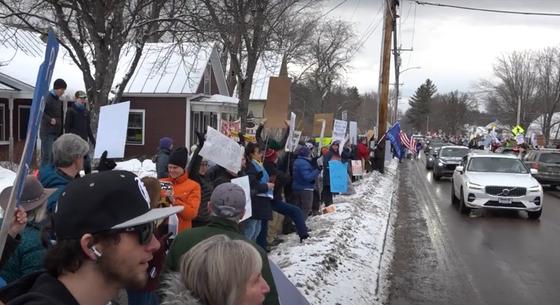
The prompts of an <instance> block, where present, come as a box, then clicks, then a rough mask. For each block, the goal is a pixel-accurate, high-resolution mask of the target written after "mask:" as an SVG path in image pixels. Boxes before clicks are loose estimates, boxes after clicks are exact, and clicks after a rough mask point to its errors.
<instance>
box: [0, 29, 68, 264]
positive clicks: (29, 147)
mask: <svg viewBox="0 0 560 305" xmlns="http://www.w3.org/2000/svg"><path fill="white" fill-rule="evenodd" d="M58 47H59V43H58V40H57V39H56V35H55V34H54V32H53V31H52V30H49V35H48V39H47V48H46V50H45V59H44V60H43V63H42V64H41V66H40V67H39V72H38V73H37V81H36V82H35V91H34V92H33V100H32V102H31V109H30V112H29V122H28V123H27V135H26V138H25V146H24V148H23V154H22V155H21V160H20V163H19V167H18V171H17V174H16V179H15V181H14V187H13V188H12V192H11V193H10V198H9V200H8V206H7V207H6V209H5V210H4V220H3V221H2V229H0V257H1V255H2V252H3V251H4V245H5V244H6V239H7V237H8V230H9V228H10V226H11V224H12V220H13V215H14V212H15V209H16V206H19V203H20V201H21V194H22V193H23V184H24V181H25V176H27V175H28V174H29V172H30V164H31V161H32V159H33V150H34V148H35V144H36V143H37V135H38V133H39V124H41V118H42V117H43V110H44V109H45V98H46V96H47V94H48V92H49V84H50V83H51V78H52V74H53V70H54V64H55V62H56V57H57V55H58Z"/></svg>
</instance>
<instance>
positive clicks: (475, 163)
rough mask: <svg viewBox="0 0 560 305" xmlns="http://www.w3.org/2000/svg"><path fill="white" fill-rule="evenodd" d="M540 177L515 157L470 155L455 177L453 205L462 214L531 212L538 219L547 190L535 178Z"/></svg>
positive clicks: (452, 190)
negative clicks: (474, 212)
mask: <svg viewBox="0 0 560 305" xmlns="http://www.w3.org/2000/svg"><path fill="white" fill-rule="evenodd" d="M537 173H538V171H537V170H536V169H534V168H532V169H529V168H527V166H526V165H525V164H524V163H523V162H522V161H521V160H519V159H518V158H517V157H515V156H512V155H501V154H473V153H470V154H468V155H467V156H465V157H464V158H463V160H462V161H461V164H460V165H459V166H457V167H456V168H455V172H454V173H453V178H452V183H451V202H452V204H458V205H459V211H460V212H461V213H462V214H468V213H469V212H470V211H471V209H480V208H487V209H507V210H522V211H527V214H528V215H529V218H530V219H538V218H539V217H540V216H541V213H542V205H543V188H542V186H541V184H540V183H539V182H538V181H537V180H536V179H535V178H534V177H533V176H532V175H534V174H537Z"/></svg>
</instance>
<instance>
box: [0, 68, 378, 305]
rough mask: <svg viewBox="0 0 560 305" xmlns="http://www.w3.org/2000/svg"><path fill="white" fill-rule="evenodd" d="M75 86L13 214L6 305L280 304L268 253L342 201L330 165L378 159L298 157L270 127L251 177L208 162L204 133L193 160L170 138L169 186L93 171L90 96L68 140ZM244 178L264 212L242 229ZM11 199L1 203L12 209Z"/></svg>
mask: <svg viewBox="0 0 560 305" xmlns="http://www.w3.org/2000/svg"><path fill="white" fill-rule="evenodd" d="M65 88H66V84H65V83H64V81H63V80H60V79H58V80H56V81H55V83H54V88H53V90H52V91H51V92H50V93H49V98H48V99H47V107H46V108H45V109H46V110H45V111H46V112H45V116H44V119H43V125H44V126H47V127H48V128H45V129H46V130H45V133H42V134H41V139H42V140H44V141H43V142H42V144H43V147H42V149H43V150H42V153H43V158H44V159H42V162H41V167H40V169H39V173H38V178H37V177H35V176H32V175H29V176H28V177H26V180H25V184H24V186H23V195H22V199H21V205H20V206H19V207H18V208H17V209H16V212H15V214H14V215H11V217H13V222H12V225H11V227H10V230H9V235H8V241H7V243H6V247H5V248H4V252H3V253H2V260H1V261H0V277H1V278H2V280H3V281H5V283H3V285H6V286H5V287H4V288H2V289H0V301H1V302H2V303H5V304H10V305H15V304H72V305H75V304H82V305H83V304H94V305H97V304H99V305H104V304H108V303H109V302H112V303H113V304H122V305H124V304H143V305H144V304H145V305H156V304H202V305H221V304H224V305H225V304H228V305H242V304H280V303H279V296H278V291H277V288H276V285H275V283H274V279H273V277H272V272H271V269H270V266H269V262H268V258H267V252H269V251H270V248H271V246H274V245H277V244H278V243H281V242H282V240H281V239H280V238H279V236H280V235H281V234H289V233H292V232H295V233H296V234H297V235H298V236H299V240H300V242H302V243H304V242H305V240H306V239H308V238H309V237H310V235H312V234H313V232H310V230H309V228H308V227H307V224H306V221H308V219H309V217H312V216H314V215H318V214H321V213H322V211H323V207H324V206H330V205H332V204H333V195H336V194H333V193H332V192H331V189H330V179H329V161H332V160H340V161H342V162H343V163H345V164H348V165H349V161H350V160H352V159H354V160H362V162H363V164H364V169H365V170H366V171H369V170H371V168H372V164H371V163H372V162H373V161H375V158H373V154H372V150H371V149H370V148H369V146H368V142H367V138H365V137H364V138H362V139H361V140H360V143H359V144H358V145H350V144H346V145H343V147H340V146H341V144H342V143H341V142H340V141H334V142H333V143H332V144H330V145H329V146H326V147H319V146H318V145H317V144H316V143H315V142H314V141H307V142H300V143H298V144H297V147H296V148H295V149H294V150H293V152H290V151H288V152H286V150H285V149H284V147H285V144H286V140H287V139H288V133H289V130H288V131H287V132H286V134H285V135H284V137H283V138H282V139H281V140H276V139H274V138H272V137H264V138H263V136H262V133H263V130H264V125H262V124H261V125H260V126H259V128H258V129H257V134H256V140H257V141H256V143H252V142H249V143H246V141H245V137H244V135H243V134H240V135H239V141H238V143H239V145H241V146H242V147H243V151H244V153H243V156H242V157H241V160H240V162H241V170H240V171H239V172H231V171H230V170H228V169H226V168H224V167H222V166H220V165H217V164H213V163H212V162H210V161H209V160H205V159H204V158H203V157H202V156H201V155H200V154H199V153H200V151H201V149H202V147H204V142H205V138H204V135H203V134H201V133H197V140H198V143H197V144H196V146H193V147H192V148H191V151H190V152H189V150H188V149H187V148H185V147H182V146H180V147H173V140H172V139H171V138H169V137H164V138H162V139H161V140H160V145H159V147H158V150H157V152H156V155H155V156H154V158H153V160H154V162H155V164H156V170H157V177H144V178H142V179H140V178H139V177H137V176H136V175H135V174H133V173H131V172H127V171H119V170H114V167H115V165H116V164H115V162H114V161H113V160H111V159H107V153H106V152H105V153H104V154H103V155H102V156H101V159H100V160H99V164H98V165H97V166H96V168H95V169H96V170H94V171H93V173H90V170H89V169H88V166H89V158H88V157H87V156H88V152H89V151H90V146H89V145H90V143H92V144H94V143H95V140H94V138H93V136H92V133H91V130H89V129H88V128H86V127H85V126H86V125H84V124H83V123H84V122H85V123H86V124H89V113H87V109H86V108H85V107H84V105H85V104H86V103H87V101H86V100H85V94H84V93H83V92H81V91H79V92H77V93H76V95H75V96H76V98H78V99H79V100H80V101H79V102H77V103H76V104H75V105H74V107H73V108H72V109H71V110H69V111H71V113H72V118H71V119H70V120H68V119H67V121H66V123H65V125H64V126H65V127H66V130H67V131H74V132H75V133H70V132H68V133H65V134H62V124H61V116H60V114H61V113H60V111H58V110H57V109H59V108H58V107H60V105H59V103H60V100H59V97H60V96H61V95H62V93H63V92H64V90H65ZM55 108H56V109H55ZM47 110H48V111H49V112H47ZM55 110H56V111H55ZM76 124H78V127H76V126H75V125H76ZM72 126H74V127H72ZM42 130H43V128H42ZM51 140H52V141H51ZM88 141H89V142H88ZM346 142H348V141H346ZM189 156H190V157H189ZM82 170H84V172H85V173H84V175H82V176H81V175H80V172H81V171H82ZM243 176H247V177H248V180H249V184H250V197H251V205H252V206H251V210H252V215H251V217H250V218H249V219H246V220H243V221H242V219H243V216H244V215H245V212H246V211H245V204H246V198H245V196H246V195H245V192H244V190H243V189H242V188H241V187H240V186H238V185H236V184H234V183H231V180H232V179H234V178H238V177H243ZM349 176H351V174H350V173H349ZM10 192H11V188H8V189H5V190H4V191H3V192H2V194H0V204H1V205H2V207H3V208H5V207H6V205H7V203H8V199H9V198H8V197H9V194H10ZM5 216H6V217H8V216H10V215H5Z"/></svg>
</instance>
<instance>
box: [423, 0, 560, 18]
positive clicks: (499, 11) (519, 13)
mask: <svg viewBox="0 0 560 305" xmlns="http://www.w3.org/2000/svg"><path fill="white" fill-rule="evenodd" d="M414 1H415V2H416V3H417V4H420V5H431V6H439V7H450V8H457V9H462V10H469V11H480V12H488V13H500V14H515V15H532V16H553V17H560V13H541V12H522V11H509V10H497V9H486V8H478V7H469V6H460V5H452V4H444V3H434V2H426V1H419V0H414Z"/></svg>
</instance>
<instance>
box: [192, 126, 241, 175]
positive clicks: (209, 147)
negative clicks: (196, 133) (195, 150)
mask: <svg viewBox="0 0 560 305" xmlns="http://www.w3.org/2000/svg"><path fill="white" fill-rule="evenodd" d="M199 154H200V155H201V156H202V157H204V158H206V159H208V160H210V161H212V162H214V163H216V164H218V165H219V166H221V167H223V168H225V169H227V170H229V171H231V172H234V173H237V172H239V171H240V170H241V146H239V144H237V142H235V141H234V140H232V139H230V138H228V137H227V136H225V135H223V134H222V133H220V132H219V131H217V130H216V129H214V128H212V127H210V126H208V131H207V132H206V141H204V145H203V146H202V149H201V150H200V153H199Z"/></svg>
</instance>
